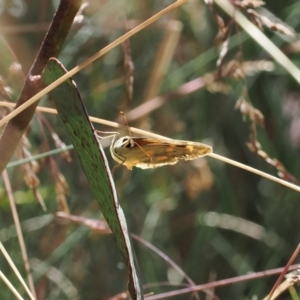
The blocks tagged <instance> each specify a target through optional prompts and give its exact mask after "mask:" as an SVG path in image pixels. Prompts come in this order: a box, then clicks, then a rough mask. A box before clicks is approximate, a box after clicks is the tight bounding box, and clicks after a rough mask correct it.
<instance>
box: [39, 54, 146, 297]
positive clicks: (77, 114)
mask: <svg viewBox="0 0 300 300" xmlns="http://www.w3.org/2000/svg"><path fill="white" fill-rule="evenodd" d="M66 72H67V71H66V70H65V69H64V67H63V66H62V64H61V63H60V62H59V61H58V60H57V59H50V60H49V61H48V63H47V66H46V68H45V70H44V71H43V74H42V82H43V83H44V84H46V85H49V84H51V83H52V82H54V81H55V80H56V79H58V78H59V77H61V76H62V75H64V74H65V73H66ZM50 97H51V99H52V100H53V101H54V102H55V105H56V108H57V111H58V114H59V116H60V117H61V119H62V121H63V123H64V125H65V127H66V129H67V132H68V134H69V136H70V138H71V140H72V143H73V145H74V148H75V150H76V152H77V154H78V157H79V160H80V163H81V165H82V168H83V170H84V172H85V175H86V177H87V179H88V182H89V184H90V187H91V189H92V192H93V194H94V196H95V197H96V200H97V201H98V203H99V205H100V209H101V211H102V213H103V215H104V217H105V219H106V221H107V223H108V225H109V226H110V228H111V230H112V232H113V234H114V235H115V237H116V239H117V244H118V247H119V249H120V250H121V252H122V254H123V256H124V258H125V260H126V262H127V264H128V267H129V292H130V294H131V297H132V299H143V296H142V289H141V286H140V282H139V278H138V274H137V264H136V261H135V255H134V252H133V248H132V245H131V240H130V237H129V232H128V228H127V224H126V219H125V216H124V213H123V210H122V208H121V206H120V204H119V202H118V199H117V192H116V189H115V185H114V181H113V178H112V175H111V172H110V169H109V166H108V162H107V159H106V157H105V154H104V151H103V148H102V146H101V144H100V143H99V141H98V138H97V135H96V133H95V131H94V127H93V125H92V124H91V122H90V121H89V119H88V114H87V112H86V109H85V107H84V105H83V102H82V100H81V97H80V94H79V92H78V89H77V87H76V85H75V83H74V81H72V80H70V79H68V80H67V81H65V82H64V83H62V84H61V85H59V86H58V87H57V88H55V89H54V90H53V91H51V92H50Z"/></svg>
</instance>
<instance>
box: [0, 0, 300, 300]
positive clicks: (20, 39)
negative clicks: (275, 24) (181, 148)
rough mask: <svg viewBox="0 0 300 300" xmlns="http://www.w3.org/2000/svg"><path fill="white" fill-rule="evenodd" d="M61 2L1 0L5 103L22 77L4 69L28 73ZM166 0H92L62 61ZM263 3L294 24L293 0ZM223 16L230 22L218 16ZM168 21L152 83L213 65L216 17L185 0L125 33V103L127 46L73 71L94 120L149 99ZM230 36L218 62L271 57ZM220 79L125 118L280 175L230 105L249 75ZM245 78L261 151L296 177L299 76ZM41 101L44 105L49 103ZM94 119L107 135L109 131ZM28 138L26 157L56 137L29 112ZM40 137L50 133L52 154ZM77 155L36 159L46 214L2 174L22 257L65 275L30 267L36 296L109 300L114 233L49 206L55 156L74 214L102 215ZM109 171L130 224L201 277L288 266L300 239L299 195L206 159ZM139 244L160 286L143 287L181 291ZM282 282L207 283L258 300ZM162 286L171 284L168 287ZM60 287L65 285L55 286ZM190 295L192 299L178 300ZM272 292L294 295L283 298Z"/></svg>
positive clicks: (7, 219)
mask: <svg viewBox="0 0 300 300" xmlns="http://www.w3.org/2000/svg"><path fill="white" fill-rule="evenodd" d="M57 2H58V1H23V0H19V2H17V1H16V2H15V4H13V2H12V3H11V4H7V5H4V6H3V9H2V11H1V20H0V22H1V23H0V24H1V25H0V33H1V41H0V47H1V48H0V53H1V56H2V58H5V59H1V61H0V75H1V76H2V77H3V78H4V79H8V81H7V83H8V85H9V86H11V88H12V92H13V93H12V96H11V98H12V99H13V100H16V99H17V98H18V93H19V92H20V89H21V86H22V84H21V80H20V78H22V75H20V74H12V72H11V71H9V67H10V65H11V64H12V63H13V62H14V61H15V60H17V61H18V62H19V63H20V64H21V65H22V71H23V72H24V74H26V73H27V71H28V69H29V68H30V66H31V64H32V62H33V60H34V58H35V55H36V53H37V50H38V49H39V46H40V44H41V42H42V40H43V37H44V34H45V33H46V29H47V27H48V25H49V22H50V21H51V19H52V16H53V14H54V12H55V9H56V6H57ZM3 3H4V2H3ZM170 3H172V2H171V1H136V0H131V1H128V0H127V1H116V0H113V1H112V0H111V1H95V0H93V1H92V0H91V1H89V2H88V6H87V7H86V8H85V9H84V11H83V15H82V18H81V19H80V22H78V23H75V24H74V26H73V28H72V30H71V32H70V34H69V37H68V39H67V40H66V43H65V46H64V49H63V51H62V52H61V54H60V56H59V59H60V60H61V61H62V63H63V64H64V65H65V67H66V68H67V69H72V68H73V67H74V66H76V65H77V64H78V63H80V62H82V61H83V60H85V59H86V58H88V57H89V56H90V55H92V54H94V53H95V52H96V51H98V50H99V49H101V48H102V47H104V46H106V45H107V44H108V43H110V42H111V41H113V40H115V39H116V38H117V37H119V36H120V35H122V34H123V33H124V32H125V31H126V30H128V29H131V28H133V27H134V26H135V25H136V24H138V23H140V22H142V21H143V20H145V19H146V18H148V17H150V16H152V15H153V14H155V13H156V12H158V11H160V10H161V9H163V8H164V7H166V6H167V5H168V4H170ZM13 5H16V8H15V10H13V9H12V8H13ZM18 5H19V6H18ZM17 8H19V10H17ZM261 12H262V13H267V12H271V13H272V14H274V16H276V17H278V18H279V19H281V20H282V21H284V22H285V21H286V22H287V24H288V25H289V26H291V27H292V28H293V29H294V30H295V31H296V32H297V31H298V28H299V13H300V4H299V2H298V1H292V0H288V1H273V2H270V1H269V2H268V3H267V5H266V6H265V8H264V11H261ZM220 13H221V15H224V14H223V13H222V12H220ZM224 18H225V19H226V20H228V18H227V17H225V15H224ZM173 20H178V21H179V22H181V24H182V31H181V33H180V37H179V42H178V44H177V45H176V46H175V51H174V56H173V57H172V59H171V62H170V65H169V66H168V69H167V70H166V73H165V75H164V76H163V79H162V81H161V82H160V84H159V86H158V87H157V93H158V95H160V94H164V93H168V92H171V91H174V90H176V89H177V88H179V87H180V86H181V85H182V84H184V83H186V82H188V81H191V80H193V79H195V78H198V77H202V76H204V75H205V74H206V73H209V72H214V71H216V70H217V67H216V61H217V59H218V56H219V51H218V49H215V48H214V39H215V37H216V34H217V26H216V24H215V21H214V19H213V17H212V14H211V12H210V11H209V9H208V8H207V7H206V5H205V4H204V3H203V1H200V0H188V1H187V3H186V4H184V5H183V6H182V7H180V8H179V9H177V10H176V11H174V12H171V13H170V14H168V15H166V16H165V17H163V18H162V19H161V20H159V21H157V22H156V23H154V24H153V25H151V26H150V27H149V28H146V29H145V30H143V31H142V32H140V33H138V34H136V35H135V36H134V37H133V38H131V39H130V45H131V57H132V61H133V63H134V73H133V76H134V86H133V97H132V100H130V99H129V97H128V93H127V89H126V84H125V75H126V70H125V68H124V54H123V52H122V49H121V47H117V48H116V49H114V50H112V51H111V52H110V53H108V54H107V55H106V56H104V57H103V58H101V59H99V60H97V61H96V62H94V63H93V64H92V65H90V66H89V67H87V68H86V69H84V70H83V71H81V72H80V73H79V74H77V75H76V76H74V78H73V79H74V80H75V82H76V84H77V86H78V89H79V91H80V93H81V96H82V98H83V100H84V103H85V105H86V107H87V110H88V112H89V114H90V115H91V116H95V117H99V118H104V119H107V120H116V119H117V118H119V111H120V110H122V111H124V112H125V113H129V112H130V111H131V110H132V109H133V108H135V107H137V106H139V105H140V104H142V103H144V102H145V101H146V100H147V99H145V91H146V90H147V89H148V88H149V78H150V76H151V70H152V67H153V65H154V60H155V57H156V55H157V53H158V49H159V47H160V45H161V43H162V41H163V37H164V35H165V32H166V30H167V28H168V24H169V23H170V22H172V21H173ZM125 24H126V25H125ZM29 25H30V26H29ZM265 33H266V34H267V36H269V37H270V38H271V39H272V40H273V41H274V42H275V43H276V44H277V45H278V46H279V47H280V48H281V49H285V47H287V46H288V45H289V44H291V43H295V42H296V41H297V39H296V38H295V39H287V38H286V37H284V36H282V35H278V34H276V33H274V32H272V31H270V30H268V29H265ZM234 41H235V42H232V44H230V45H232V47H231V48H230V50H229V53H228V56H226V57H225V62H227V61H229V60H230V59H232V58H234V57H235V55H236V53H237V51H238V50H240V49H242V50H243V60H244V61H248V60H251V61H253V60H262V59H269V56H268V55H267V54H266V53H265V52H264V51H263V50H262V49H261V48H260V47H259V46H258V45H257V44H256V42H255V41H254V40H252V39H250V38H248V37H247V36H246V35H245V34H243V33H242V32H241V33H240V35H239V36H236V35H235V36H234ZM239 41H241V43H239ZM295 44H296V43H295ZM298 48H299V46H298ZM288 56H289V57H290V59H291V60H292V61H293V62H294V63H295V64H296V65H299V54H298V52H297V51H294V52H293V53H292V54H289V53H288ZM224 82H225V83H227V84H228V85H230V87H231V90H230V92H229V94H227V95H226V94H222V93H211V92H210V91H209V90H207V89H204V88H202V89H199V90H197V91H196V92H194V93H191V94H188V95H186V96H181V97H174V99H171V100H170V101H168V102H166V103H165V104H164V105H163V106H161V107H159V108H158V109H157V110H155V111H153V112H151V113H150V114H147V115H146V116H145V117H143V119H142V121H141V120H137V121H135V122H130V124H129V125H130V126H136V127H139V128H141V129H146V130H150V131H153V132H155V133H158V134H161V135H165V136H168V137H170V138H176V139H183V140H190V141H203V142H206V143H208V144H211V145H212V146H213V148H214V152H216V153H218V154H221V155H224V156H227V157H230V158H232V159H234V160H236V161H239V162H242V163H244V164H247V165H250V166H252V167H254V168H257V169H259V170H263V171H265V172H267V173H269V174H273V175H276V169H274V168H273V167H271V166H270V165H269V164H267V163H266V162H265V161H264V160H263V159H261V158H260V157H258V156H257V155H255V154H254V153H252V152H251V151H249V149H248V147H247V146H246V143H247V142H248V138H249V132H250V122H249V121H248V120H246V119H245V118H244V117H243V116H242V115H241V113H240V112H239V111H238V110H236V109H235V104H236V101H237V100H238V98H239V97H240V95H241V93H242V89H243V87H244V85H243V83H244V82H242V81H238V80H233V79H229V78H224ZM245 84H246V86H247V88H248V93H249V98H250V99H251V103H252V104H253V106H254V107H255V108H257V109H259V110H260V111H261V112H262V113H263V115H264V117H265V126H264V128H260V127H258V131H257V138H258V140H259V142H260V143H261V145H262V148H263V150H264V151H266V152H267V153H268V154H269V156H270V157H274V158H276V159H278V160H279V161H280V162H281V163H282V164H283V165H284V166H285V167H286V169H287V170H288V171H289V172H290V173H291V174H292V175H293V176H295V178H297V179H300V160H299V159H298V155H299V149H300V135H299V132H300V125H299V124H300V117H299V111H300V89H299V86H298V84H296V83H295V81H294V80H293V79H292V78H291V77H290V76H289V75H288V74H287V73H286V72H285V71H283V70H282V69H281V68H280V67H275V69H274V70H273V71H272V72H261V73H258V74H256V75H254V76H251V77H247V78H246V80H245ZM40 104H41V105H45V106H50V105H52V104H51V103H49V102H48V100H46V99H43V100H42V101H41V102H40ZM43 117H44V118H46V119H47V122H49V124H51V126H52V128H53V130H54V131H55V132H56V133H57V134H58V135H59V137H60V138H61V140H62V141H63V142H65V143H66V144H67V145H68V143H69V141H70V140H69V138H68V136H67V134H66V131H65V129H64V127H63V126H62V122H61V120H60V119H59V118H58V117H57V116H52V115H48V114H44V115H43ZM95 126H96V128H97V129H99V130H102V131H103V130H108V131H112V130H114V129H111V128H108V127H103V126H100V125H95ZM125 134H127V133H125ZM27 137H28V140H29V141H30V144H31V147H30V151H31V152H32V153H33V154H36V153H40V152H43V151H47V150H49V149H53V148H55V143H54V141H53V139H52V138H51V132H50V131H49V130H48V128H45V126H43V127H41V122H40V121H38V119H37V117H35V118H34V120H33V122H32V124H31V127H30V130H29V132H28V136H27ZM45 140H48V142H49V149H48V148H47V145H46V144H45ZM106 152H107V155H108V157H109V159H110V163H111V166H112V167H113V166H114V165H115V162H113V161H112V160H111V158H110V154H109V151H108V149H107V151H106ZM71 156H72V159H73V161H72V162H71V163H68V162H67V161H66V160H64V159H63V158H62V157H61V156H59V155H55V156H52V157H50V158H47V159H44V160H42V161H39V163H40V172H39V173H38V177H39V179H40V187H39V192H40V193H41V195H42V196H43V198H44V200H45V203H46V206H47V209H48V211H47V212H46V213H45V212H43V211H42V209H41V208H40V206H39V205H38V204H37V203H36V202H35V201H34V195H33V193H32V192H31V191H30V189H29V188H28V187H27V185H26V184H25V183H24V178H23V172H22V170H21V167H14V168H9V169H8V172H9V176H10V180H11V185H12V188H13V191H14V194H15V197H16V200H17V203H18V213H19V217H20V220H21V222H23V223H22V224H23V225H24V226H23V230H24V236H25V242H26V246H27V250H28V255H29V257H30V258H34V259H36V260H37V261H43V262H44V263H45V264H48V266H49V268H50V267H51V268H55V269H56V271H57V272H58V274H60V275H61V276H63V279H59V277H56V278H58V280H57V281H56V282H55V281H53V279H50V278H49V274H48V277H47V276H46V275H45V274H43V276H41V275H39V274H38V272H34V273H33V274H34V278H35V279H36V283H35V284H36V288H37V293H38V295H39V297H40V298H39V299H85V300H87V299H89V300H92V299H108V298H109V297H112V296H113V295H115V294H118V293H121V292H122V291H124V290H125V289H126V280H127V269H126V266H125V264H124V261H123V258H122V256H121V254H120V252H119V250H118V249H117V247H116V243H115V240H114V237H113V236H110V235H102V234H99V233H97V232H95V231H90V230H89V229H88V228H87V227H84V226H79V225H76V224H73V223H68V222H65V221H62V220H60V219H57V218H55V217H54V216H53V215H52V214H54V213H55V212H56V211H58V210H59V209H61V207H59V206H58V204H57V201H56V198H57V194H56V192H55V178H54V177H53V170H54V168H53V164H56V167H57V168H58V170H59V171H60V172H61V173H62V174H63V175H64V176H65V178H66V180H67V183H68V185H69V191H68V192H67V193H66V198H67V201H68V205H69V209H70V212H71V214H73V215H78V216H85V217H88V218H91V219H99V218H101V211H100V209H99V208H98V206H97V203H96V202H95V200H94V199H93V196H92V194H91V191H90V189H89V186H88V183H87V180H86V178H85V176H84V174H83V172H82V169H81V167H80V165H79V162H78V160H77V157H76V155H75V153H74V152H71ZM14 159H17V158H16V157H15V158H14ZM57 172H58V171H57ZM114 179H115V183H116V186H117V190H118V194H119V199H120V202H121V204H122V207H123V209H124V212H125V214H126V217H127V221H128V224H129V228H130V230H131V232H133V233H135V234H137V235H139V236H141V237H142V238H144V239H146V240H147V241H148V242H150V243H151V244H153V245H154V246H155V247H157V248H158V249H160V250H161V251H162V252H164V253H165V255H167V256H169V257H170V258H171V259H172V260H174V261H175V262H176V263H177V264H178V265H179V266H180V267H181V268H182V270H184V272H185V273H186V274H188V276H189V277H190V278H191V279H192V280H193V281H194V282H195V283H196V284H203V283H207V282H209V281H214V280H221V279H227V278H231V277H235V276H239V275H244V274H247V273H249V272H258V271H263V270H269V269H273V268H279V267H283V266H285V264H286V263H287V261H288V260H289V258H290V256H291V255H292V253H293V251H294V250H295V248H296V247H297V245H298V244H299V239H300V229H299V228H300V218H299V209H300V201H299V200H300V196H299V194H298V193H297V192H295V191H292V190H289V189H288V188H286V187H283V186H280V185H278V184H276V183H273V182H271V181H269V180H267V179H264V178H260V177H258V176H256V175H253V174H250V173H248V172H246V171H244V170H241V169H238V168H235V167H232V166H229V165H225V164H223V163H221V162H218V161H216V160H213V159H212V158H203V159H199V160H196V161H190V162H179V163H178V164H176V165H174V166H165V167H162V168H157V169H149V170H141V169H136V168H134V169H133V171H128V170H127V169H126V168H124V167H122V166H121V167H118V168H117V169H116V171H115V173H114ZM0 195H1V202H0V207H1V209H0V240H1V242H3V244H4V246H5V248H6V249H7V251H9V253H10V255H11V257H12V259H13V260H14V262H15V263H16V265H17V266H18V268H19V269H20V271H21V272H22V273H23V274H25V273H24V271H23V270H24V268H23V264H22V258H21V254H20V250H19V246H18V241H17V238H16V235H15V233H14V230H13V228H12V226H13V220H12V217H11V213H10V208H9V204H8V200H7V194H6V192H5V188H4V185H3V184H2V185H1V189H0ZM213 212H215V214H213ZM248 221H249V222H248ZM134 245H135V250H136V254H137V259H138V262H139V266H140V271H141V275H142V282H143V284H150V283H156V284H157V286H155V287H151V288H149V289H146V290H145V293H148V292H154V293H155V294H159V293H161V292H165V291H170V290H176V289H177V286H176V285H180V284H182V283H183V282H184V283H186V281H185V280H184V279H183V278H182V276H181V275H180V274H178V272H176V271H174V270H173V268H172V267H171V266H170V265H169V264H168V263H167V262H166V261H164V260H163V259H162V258H161V257H159V256H158V255H157V254H155V253H154V252H153V251H152V250H150V249H148V248H147V247H145V246H144V245H142V244H141V243H140V242H138V241H136V240H135V241H134ZM37 261H35V262H34V264H35V266H36V265H38V262H37ZM298 261H299V259H298ZM0 269H1V270H2V271H3V273H5V274H6V275H7V276H8V278H9V279H10V280H11V281H12V283H13V284H14V285H15V286H16V288H17V289H18V290H19V291H22V290H23V289H22V288H21V287H20V285H19V283H18V281H17V280H16V278H15V276H14V275H13V273H12V271H11V270H10V269H9V268H8V266H7V265H6V263H4V261H3V260H2V259H1V260H0ZM24 277H25V275H24ZM276 279H277V277H274V276H271V277H266V278H260V279H256V280H255V281H245V282H242V283H238V284H233V285H228V286H225V287H221V288H217V289H216V290H215V291H214V292H215V294H216V296H217V297H219V299H254V297H255V296H257V297H258V298H259V299H261V298H263V297H264V296H266V295H267V294H268V293H269V291H270V290H271V288H272V286H273V285H274V283H275V281H276ZM166 282H169V283H173V284H175V286H165V285H164V284H165V283H166ZM63 284H66V286H68V287H69V289H67V288H65V287H64V288H62V285H63ZM0 290H1V297H0V298H1V299H13V298H12V294H11V292H10V291H8V289H7V288H6V287H4V285H3V283H2V282H0ZM190 297H191V296H190V295H189V294H186V295H182V296H178V297H176V299H190ZM203 298H204V296H203V294H202V295H201V299H203ZM174 299H175V297H174ZM280 299H291V297H290V296H289V294H288V293H285V294H284V295H283V296H281V298H280Z"/></svg>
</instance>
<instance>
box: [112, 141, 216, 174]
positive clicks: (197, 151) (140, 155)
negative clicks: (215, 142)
mask: <svg viewBox="0 0 300 300" xmlns="http://www.w3.org/2000/svg"><path fill="white" fill-rule="evenodd" d="M125 138H128V137H125ZM129 139H130V141H129V140H127V141H129V142H128V143H127V144H125V143H123V146H118V145H115V147H114V152H115V154H116V155H117V156H118V158H119V160H117V161H119V162H120V163H122V164H124V165H126V167H127V168H128V169H130V170H131V169H132V167H134V166H135V167H139V168H142V169H148V168H157V167H160V166H163V165H173V164H175V163H177V162H178V161H179V160H180V159H183V160H192V159H196V158H198V157H201V156H204V155H206V154H208V153H211V152H212V148H211V147H210V146H208V145H205V144H201V143H195V142H186V141H180V140H156V139H150V138H136V137H135V138H129ZM121 160H123V161H122V162H121Z"/></svg>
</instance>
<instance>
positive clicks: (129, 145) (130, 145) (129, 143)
mask: <svg viewBox="0 0 300 300" xmlns="http://www.w3.org/2000/svg"><path fill="white" fill-rule="evenodd" d="M133 146H134V142H133V140H132V139H130V138H128V137H125V138H123V141H122V147H123V148H133Z"/></svg>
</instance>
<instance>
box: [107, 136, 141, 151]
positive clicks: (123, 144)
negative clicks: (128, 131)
mask: <svg viewBox="0 0 300 300" xmlns="http://www.w3.org/2000/svg"><path fill="white" fill-rule="evenodd" d="M112 144H113V147H114V148H127V149H130V148H133V147H134V145H135V143H134V141H133V139H132V137H130V136H123V137H121V138H119V139H118V140H116V141H115V142H114V143H112Z"/></svg>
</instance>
